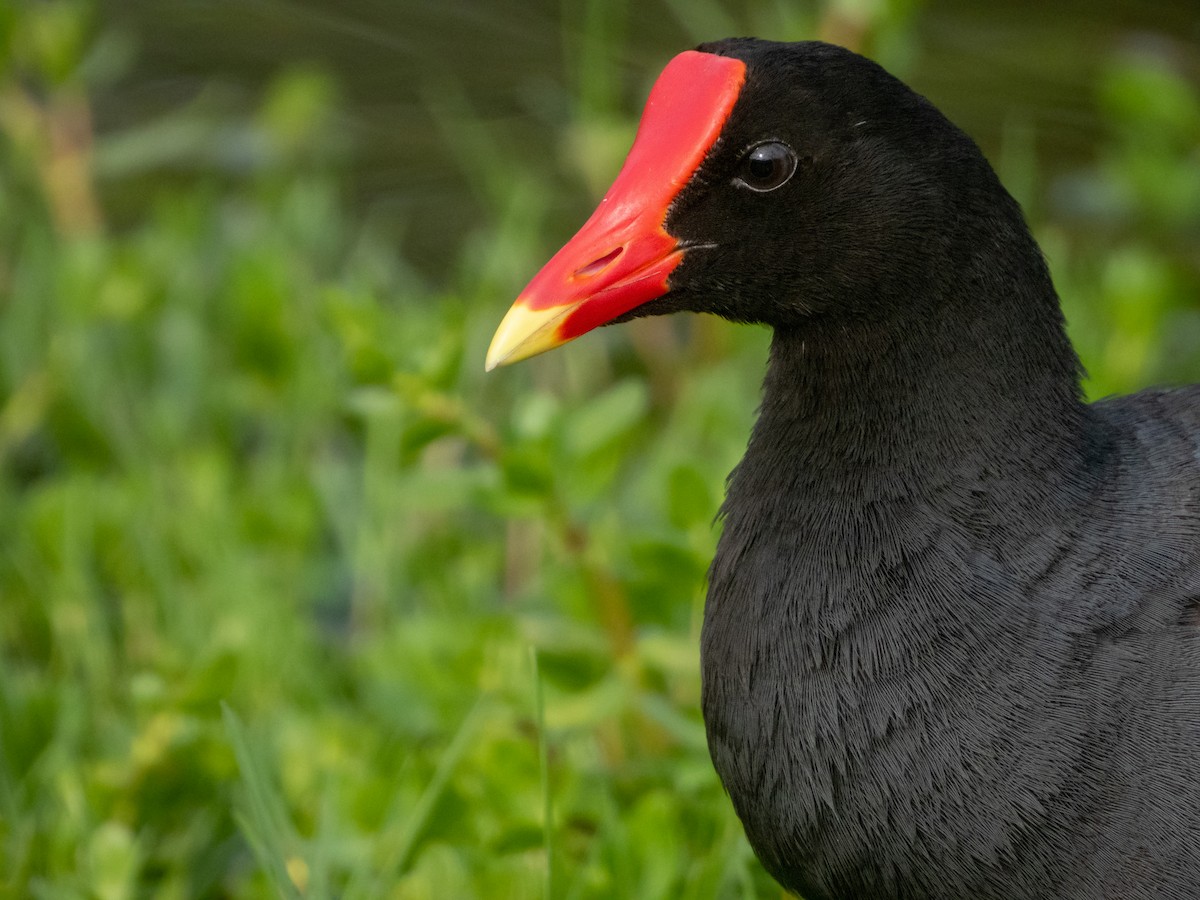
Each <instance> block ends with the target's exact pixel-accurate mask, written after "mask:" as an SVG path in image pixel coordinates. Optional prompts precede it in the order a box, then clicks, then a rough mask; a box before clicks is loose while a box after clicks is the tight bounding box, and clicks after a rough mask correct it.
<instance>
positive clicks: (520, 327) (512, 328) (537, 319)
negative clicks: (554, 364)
mask: <svg viewBox="0 0 1200 900" xmlns="http://www.w3.org/2000/svg"><path fill="white" fill-rule="evenodd" d="M572 308H573V307H572V306H571V305H566V306H554V307H550V308H549V309H530V308H529V307H527V306H525V304H523V303H522V302H521V301H520V300H519V299H518V300H517V302H516V303H514V304H513V305H512V308H511V309H509V311H508V313H507V314H506V315H505V316H504V319H503V320H502V321H501V322H500V325H499V327H498V328H497V329H496V334H495V335H494V336H493V337H492V343H491V346H489V347H488V352H487V357H486V358H485V359H484V363H483V370H484V371H485V372H490V371H492V370H493V369H495V368H498V367H500V366H507V365H509V364H511V363H515V362H520V361H521V360H523V359H528V358H529V357H531V356H536V355H537V354H539V353H544V352H545V351H547V350H552V349H554V348H555V347H557V346H559V345H561V344H564V343H566V341H565V340H564V339H563V338H562V337H560V336H559V334H558V328H557V327H556V326H557V324H558V321H559V320H560V319H561V318H562V317H563V316H565V315H566V314H567V313H569V312H570V311H571V309H572Z"/></svg>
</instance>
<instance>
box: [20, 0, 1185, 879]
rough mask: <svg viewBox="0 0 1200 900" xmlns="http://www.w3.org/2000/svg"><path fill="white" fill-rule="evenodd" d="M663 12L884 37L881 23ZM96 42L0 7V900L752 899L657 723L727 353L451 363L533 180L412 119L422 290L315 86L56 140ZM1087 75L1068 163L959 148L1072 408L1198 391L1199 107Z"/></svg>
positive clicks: (690, 750)
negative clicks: (1073, 368) (424, 264)
mask: <svg viewBox="0 0 1200 900" xmlns="http://www.w3.org/2000/svg"><path fill="white" fill-rule="evenodd" d="M585 8H586V12H587V17H586V18H585V25H586V27H585V28H583V30H582V31H581V32H579V33H578V35H577V40H579V41H581V42H582V44H581V47H582V50H581V51H580V52H579V53H573V54H572V55H571V57H570V58H571V59H572V60H574V63H573V65H575V67H576V68H575V70H574V71H572V72H571V73H570V77H571V78H572V79H573V80H574V81H575V83H576V84H577V86H578V89H577V96H578V104H577V106H576V107H574V108H572V109H571V110H570V111H569V113H568V115H567V117H566V118H565V119H564V120H563V121H562V123H561V129H562V130H561V134H562V138H561V141H560V143H559V145H558V146H557V148H556V149H555V151H554V152H555V153H560V154H561V155H562V156H563V158H564V159H565V160H566V161H567V162H566V163H565V165H566V166H567V167H569V168H574V169H575V171H577V172H579V173H581V177H582V181H583V182H584V183H586V184H587V185H590V189H591V190H592V191H593V193H598V192H599V190H601V189H602V188H603V186H604V182H605V181H606V179H607V178H608V177H609V176H610V174H611V172H612V171H614V170H615V167H616V165H617V164H618V163H619V158H620V155H621V153H623V151H624V148H625V146H626V145H627V143H628V140H629V135H630V134H631V129H632V127H633V124H634V118H633V116H634V115H635V113H636V109H635V108H633V107H631V106H630V105H629V104H628V102H627V101H626V100H625V99H624V95H623V94H622V93H621V92H619V91H614V90H610V89H608V88H606V87H605V85H606V84H611V78H612V75H613V73H612V71H611V70H610V68H609V67H610V65H611V64H610V61H609V60H610V57H609V56H608V55H606V52H605V46H606V45H607V44H610V43H611V42H612V41H614V40H620V37H621V35H622V33H623V29H625V28H627V23H626V24H622V21H621V19H620V13H619V11H618V12H615V13H614V12H613V11H612V10H613V9H617V7H607V6H605V5H604V4H600V3H591V4H585ZM689 8H693V7H689ZM620 9H625V8H624V7H621V8H620ZM694 9H695V12H694V14H693V17H692V19H693V27H694V29H695V31H696V34H695V35H694V37H695V39H697V40H699V39H701V38H705V37H713V36H717V34H719V33H723V32H741V31H749V30H755V31H759V32H760V33H763V34H770V35H772V36H776V37H802V36H806V35H810V34H812V33H820V34H823V35H825V36H828V37H834V38H837V39H840V40H842V41H844V42H847V43H851V44H854V45H856V46H863V47H868V48H871V49H872V50H873V51H874V52H876V53H877V54H878V55H881V56H883V57H885V58H886V59H889V60H891V61H892V62H893V63H894V64H895V65H898V66H901V67H903V66H904V65H905V62H904V61H905V60H906V59H911V58H913V57H914V56H915V55H916V54H917V53H918V51H919V46H920V45H919V41H918V40H917V38H916V37H915V36H914V35H915V33H916V32H915V29H916V25H915V24H914V22H915V20H914V19H913V16H914V15H915V11H916V5H915V4H914V3H911V2H903V0H901V2H893V3H887V2H882V0H880V2H872V3H862V2H857V3H851V2H830V3H828V4H824V5H815V6H809V7H803V8H802V9H803V10H805V11H804V12H797V11H796V8H793V7H792V6H791V5H789V4H783V3H780V4H776V5H774V6H768V7H764V8H763V10H760V11H759V12H758V13H756V14H755V15H756V17H749V18H745V19H739V18H736V17H734V16H733V14H731V13H730V12H728V11H727V10H726V9H724V8H723V7H722V6H721V5H719V4H717V3H715V2H714V3H706V4H701V5H699V6H695V7H694ZM135 43H136V42H134V41H132V40H130V39H129V36H128V35H126V34H123V33H122V32H120V31H119V30H112V29H110V28H108V27H107V26H106V25H105V22H104V17H103V16H101V15H98V14H97V9H96V7H94V6H93V5H92V4H91V3H89V2H87V0H55V2H41V3H31V4H24V5H10V6H0V510H2V512H3V514H2V515H0V604H2V606H0V897H11V898H18V897H21V898H23V897H38V898H93V897H95V898H103V900H118V898H126V897H164V898H185V897H187V898H191V897H278V896H285V897H299V896H303V897H314V898H323V897H335V896H336V897H344V898H347V900H352V898H367V897H370V898H374V897H397V898H406V900H407V898H413V900H416V898H443V897H455V898H459V897H462V898H469V897H480V898H484V897H487V898H491V897H556V898H557V897H563V898H572V900H574V898H578V900H584V898H593V897H594V898H600V897H613V896H621V897H634V898H648V900H649V898H667V897H670V898H697V900H699V898H735V897H736V898H751V897H774V896H778V894H779V891H778V889H777V888H775V887H774V886H773V885H772V883H771V882H770V880H769V879H768V878H767V877H766V876H765V875H764V874H763V872H762V871H761V869H760V868H759V867H758V865H757V863H756V862H755V861H754V860H753V857H752V855H751V853H750V851H749V850H748V848H747V846H746V844H745V841H744V838H743V837H742V834H741V830H740V826H739V824H738V823H737V821H736V819H735V817H734V815H733V813H732V810H731V809H730V807H729V805H728V802H727V800H726V799H725V797H724V796H723V793H722V791H721V789H720V786H719V784H718V783H717V781H716V778H715V776H714V774H713V772H712V770H711V767H710V764H709V761H708V756H707V751H706V748H705V744H704V732H703V725H702V723H701V721H700V717H699V713H698V691H699V678H698V662H697V633H698V627H699V621H700V613H701V605H702V590H703V580H704V572H705V568H706V566H707V563H708V560H709V559H710V557H711V554H712V550H713V546H714V541H715V534H714V531H713V527H712V518H713V515H714V514H715V512H716V510H717V508H718V505H719V502H720V496H721V488H722V482H723V479H724V476H725V474H726V472H727V471H728V470H729V469H730V468H731V467H732V465H733V464H734V463H735V462H736V460H737V458H738V457H739V456H740V453H741V450H742V448H743V446H744V442H745V437H746V434H747V432H748V429H749V426H750V423H751V419H752V415H753V408H754V398H755V397H756V396H757V390H758V381H759V378H760V375H761V369H762V359H763V356H764V351H765V344H766V335H765V334H764V333H763V332H762V331H760V330H755V329H735V328H732V327H730V326H726V325H724V324H723V323H718V322H715V321H711V320H690V321H668V320H648V321H645V322H641V323H637V324H635V325H632V326H629V327H627V328H625V329H624V330H623V333H622V334H620V335H616V336H613V337H610V338H609V339H607V340H606V339H604V338H600V337H596V338H588V339H586V340H584V341H581V342H579V343H578V344H576V345H574V346H572V348H571V349H570V351H569V352H562V353H558V354H553V355H551V356H548V357H546V358H544V359H542V360H539V361H537V362H535V363H530V364H527V365H525V366H523V367H520V368H517V369H514V370H511V371H504V372H502V373H498V374H494V375H492V376H489V377H487V378H486V379H485V378H484V376H483V374H482V372H481V360H482V356H483V350H484V347H485V346H486V343H487V339H488V337H489V334H490V330H491V328H492V326H493V325H494V324H495V322H496V321H497V320H498V318H499V316H500V315H501V314H502V312H503V310H504V309H505V308H506V306H507V303H508V300H509V298H510V297H512V296H513V295H514V294H515V292H516V290H517V289H518V288H519V287H520V285H521V283H522V282H523V280H524V279H526V278H528V277H529V275H531V274H532V272H533V271H535V270H536V268H537V266H538V265H539V264H540V262H541V261H542V259H543V258H544V255H545V253H546V250H547V247H548V246H550V244H551V243H552V242H553V241H555V240H560V239H561V238H562V237H564V236H565V235H562V234H556V233H553V232H551V231H550V230H549V229H548V226H547V225H546V223H547V221H548V219H549V217H550V215H549V214H550V209H551V203H552V198H551V197H549V196H548V192H547V190H546V186H545V180H544V172H543V165H542V162H543V161H542V160H539V159H534V158H530V157H529V156H528V155H526V154H522V153H520V152H517V151H515V150H512V149H511V148H506V147H505V144H504V141H503V140H502V139H500V138H498V137H497V135H496V133H495V132H494V131H493V130H492V125H491V124H490V123H489V122H488V121H487V120H486V119H484V118H480V117H478V116H476V115H474V114H473V112H472V109H471V106H470V103H469V101H468V100H467V99H466V98H465V97H463V96H460V95H457V94H455V89H454V86H453V85H452V84H448V85H446V88H445V91H444V92H443V93H441V94H439V95H437V96H433V97H430V99H429V103H430V105H431V110H430V112H431V115H432V117H433V119H434V120H435V121H436V122H437V123H438V125H437V127H438V129H439V131H440V133H441V135H442V136H443V138H444V139H445V144H446V146H447V147H449V148H451V151H452V152H453V153H454V154H456V158H455V164H456V165H457V166H458V167H459V169H460V170H461V173H462V177H463V178H465V179H468V180H470V182H471V184H472V188H473V190H474V191H475V193H476V195H477V196H478V198H479V202H480V203H481V205H482V207H483V208H484V209H485V210H486V215H485V216H484V218H483V219H482V220H481V221H480V223H479V224H478V226H477V228H476V229H475V230H474V231H473V232H472V233H470V234H466V235H463V237H462V240H461V243H460V245H459V246H458V247H457V248H456V251H455V252H456V254H457V260H456V262H455V264H454V266H453V268H452V270H450V271H448V272H447V273H446V274H445V277H444V278H442V279H440V281H439V282H438V283H437V284H436V285H434V286H431V285H430V281H429V279H428V278H427V277H426V276H425V275H424V274H417V273H418V271H419V270H420V267H419V266H417V265H415V264H414V261H413V260H410V259H405V258H404V257H403V256H401V255H399V254H398V253H397V252H396V250H395V248H394V246H393V245H392V243H391V242H390V241H389V238H388V236H387V235H386V234H385V233H383V232H382V231H381V230H380V229H378V228H376V227H375V225H374V223H373V221H372V220H371V219H370V218H369V217H365V218H364V217H361V216H358V215H357V214H356V208H355V206H354V205H353V204H352V203H351V202H350V200H349V198H348V196H347V194H348V190H347V187H346V183H347V177H348V176H347V169H348V166H349V165H350V162H349V160H350V158H351V156H352V154H351V151H352V138H351V137H350V136H348V135H347V134H346V133H345V129H344V128H343V127H341V120H340V119H339V109H340V105H341V103H342V100H341V85H340V84H338V83H336V82H335V80H334V79H333V78H331V77H330V76H329V75H328V74H325V73H323V71H322V70H321V69H320V68H319V67H312V66H304V65H280V66H279V71H278V72H277V74H276V76H275V77H274V78H273V80H272V81H271V83H270V85H269V87H268V88H267V89H266V90H265V92H264V93H263V95H262V96H261V97H259V98H257V100H256V104H255V108H254V109H252V110H251V111H250V112H247V113H245V114H237V115H234V114H229V113H223V114H220V115H215V114H214V113H213V110H212V108H211V107H209V106H206V105H205V104H204V103H203V102H199V103H196V104H193V105H189V106H186V107H184V108H181V109H176V110H170V111H167V112H165V113H164V114H163V115H162V116H160V117H158V118H156V119H155V120H153V121H150V122H141V123H138V124H137V125H136V126H130V127H129V128H127V129H123V130H114V131H111V132H104V133H101V132H97V129H96V128H95V127H94V125H93V114H92V106H91V98H92V96H93V94H94V93H95V92H96V91H97V90H99V89H100V88H102V87H103V88H105V89H111V87H112V86H113V85H120V83H121V78H122V77H123V74H124V72H126V71H127V69H128V66H129V64H130V61H131V60H132V59H133V58H134V57H135V56H136V52H137V51H136V49H135ZM1104 72H1105V74H1104V77H1103V79H1102V80H1101V81H1100V82H1099V84H1098V85H1097V86H1096V90H1097V98H1098V102H1099V103H1100V104H1101V106H1102V108H1103V110H1104V114H1105V117H1106V122H1107V138H1106V139H1105V141H1104V143H1103V144H1102V146H1101V147H1100V148H1099V149H1098V152H1097V155H1096V157H1095V160H1094V163H1093V164H1090V165H1089V166H1088V167H1086V168H1084V169H1081V170H1079V171H1077V172H1075V173H1074V174H1073V175H1072V176H1071V177H1070V178H1067V179H1063V180H1061V181H1059V182H1055V183H1054V184H1045V185H1042V184H1041V183H1040V182H1039V179H1038V177H1037V162H1036V154H1035V153H1033V152H1032V151H1029V147H1028V142H1026V141H1024V139H1022V138H1021V137H1020V136H1019V134H1017V136H1015V137H1013V138H1012V142H1011V143H1010V144H1007V145H1006V146H1005V147H1004V148H1002V151H1003V152H1002V153H1001V159H1002V165H1001V169H1002V175H1004V177H1005V178H1006V179H1008V180H1009V181H1010V183H1013V184H1017V185H1026V186H1030V187H1029V190H1030V192H1031V193H1030V195H1029V196H1023V197H1022V199H1023V200H1024V201H1025V202H1026V203H1027V204H1028V205H1029V206H1030V208H1031V210H1033V211H1034V212H1035V218H1036V225H1037V230H1038V233H1039V236H1040V237H1041V238H1042V239H1043V241H1044V244H1045V246H1046V248H1047V251H1048V254H1049V256H1050V258H1051V262H1052V265H1053V267H1054V270H1055V273H1056V277H1057V278H1058V281H1059V285H1060V288H1061V290H1062V293H1063V297H1064V303H1065V305H1066V308H1067V310H1068V314H1069V316H1070V318H1071V322H1072V328H1073V333H1074V334H1075V336H1076V338H1077V340H1078V342H1079V345H1080V348H1081V352H1082V354H1083V356H1084V358H1085V362H1087V363H1088V364H1089V365H1090V366H1091V368H1092V370H1093V378H1094V380H1093V382H1092V383H1091V388H1092V390H1093V392H1096V393H1105V392H1109V391H1116V390H1126V389H1129V388H1133V387H1136V386H1139V385H1141V384H1144V383H1147V382H1149V381H1153V380H1163V379H1179V380H1183V379H1188V378H1195V377H1196V376H1197V375H1198V374H1200V352H1198V351H1200V316H1198V309H1197V305H1196V300H1197V298H1198V297H1200V255H1198V253H1197V243H1198V242H1197V237H1198V235H1200V176H1198V175H1197V173H1198V172H1200V158H1198V156H1200V153H1198V149H1197V148H1198V146H1200V141H1198V138H1200V92H1198V91H1197V89H1196V85H1195V84H1194V82H1192V81H1189V80H1188V78H1187V77H1186V75H1185V74H1184V73H1181V71H1179V70H1178V68H1177V67H1174V66H1173V65H1172V62H1171V59H1170V57H1169V55H1163V54H1158V53H1153V52H1146V51H1143V50H1139V51H1137V52H1129V53H1124V52H1121V53H1115V54H1113V55H1112V56H1111V57H1110V58H1108V60H1107V62H1106V64H1105V66H1104ZM646 74H647V77H651V76H652V75H653V73H652V72H649V73H646ZM606 79H607V80H606ZM1014 134H1016V133H1015V132H1014ZM1027 151H1028V152H1027ZM183 161H186V165H181V162H183ZM122 192H124V194H126V195H128V194H130V193H131V192H137V193H138V194H139V196H138V197H136V198H135V199H136V202H135V203H133V204H132V207H130V208H136V209H138V210H139V212H138V215H137V216H136V218H135V220H134V221H132V222H131V223H128V224H123V225H122V226H120V227H117V226H115V225H114V224H112V222H111V216H110V215H109V214H108V211H109V209H110V208H112V207H114V206H121V207H122V208H127V207H129V200H130V198H129V197H128V196H126V197H125V198H124V199H122Z"/></svg>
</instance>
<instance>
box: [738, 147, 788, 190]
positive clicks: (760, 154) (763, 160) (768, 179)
mask: <svg viewBox="0 0 1200 900" xmlns="http://www.w3.org/2000/svg"><path fill="white" fill-rule="evenodd" d="M795 171H796V156H795V154H794V153H792V150H791V148H790V147H788V146H787V145H786V144H780V143H777V142H771V143H768V144H759V145H758V146H757V147H755V148H754V149H753V150H751V151H750V154H749V155H748V156H747V157H746V160H745V163H744V166H743V175H742V179H741V180H742V183H743V184H745V185H746V187H749V188H752V189H753V190H756V191H772V190H774V189H775V188H777V187H779V186H780V185H782V184H783V183H784V182H785V181H787V180H788V179H789V178H791V177H792V173H793V172H795Z"/></svg>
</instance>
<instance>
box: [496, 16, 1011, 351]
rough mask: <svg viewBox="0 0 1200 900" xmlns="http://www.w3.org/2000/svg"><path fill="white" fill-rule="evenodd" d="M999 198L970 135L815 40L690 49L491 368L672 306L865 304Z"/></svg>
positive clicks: (857, 309)
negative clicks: (968, 213) (974, 211)
mask: <svg viewBox="0 0 1200 900" xmlns="http://www.w3.org/2000/svg"><path fill="white" fill-rule="evenodd" d="M981 172H982V173H984V177H983V178H980V173H981ZM981 186H982V188H981ZM997 192H998V194H999V195H1000V196H1002V197H1004V198H1005V200H1006V201H1007V195H1006V194H1004V192H1003V190H1002V189H1000V188H999V185H998V183H997V182H996V181H995V178H994V176H993V175H992V173H991V170H990V168H989V167H988V166H987V164H986V162H984V161H983V158H982V156H980V154H979V152H978V150H977V149H976V148H975V146H974V144H973V143H972V142H971V141H970V140H969V139H968V138H966V137H965V136H964V135H963V134H962V133H961V132H959V131H958V129H956V128H955V127H954V126H953V125H951V124H950V123H949V122H948V121H947V120H946V119H945V118H944V117H942V115H941V114H940V113H938V112H937V110H936V109H934V108H933V106H932V105H930V104H929V103H928V102H927V101H925V100H924V99H923V98H922V97H920V96H919V95H917V94H916V93H914V92H913V91H911V90H910V89H909V88H907V87H906V86H905V85H904V84H903V83H901V82H900V81H898V80H897V79H895V78H893V77H892V76H891V75H889V74H888V73H887V72H885V71H884V70H883V69H882V68H880V67H879V66H878V65H876V64H875V63H873V62H870V61H869V60H866V59H864V58H863V57H860V56H858V55H856V54H854V53H851V52H850V51H848V50H844V49H842V48H840V47H834V46H831V45H828V44H822V43H815V42H807V43H798V44H779V43H773V42H768V41H759V40H753V39H734V40H727V41H721V42H717V43H713V44H704V45H702V46H701V47H699V48H698V49H697V50H693V51H688V52H686V53H682V54H680V55H679V56H677V57H675V58H674V59H673V60H672V61H671V62H670V63H669V64H668V65H667V67H666V69H665V70H664V71H663V73H662V75H661V76H660V77H659V79H658V81H657V83H656V84H655V85H654V88H653V90H652V91H651V93H650V97H649V100H648V101H647V103H646V108H645V111H644V113H643V115H642V121H641V124H640V126H639V128H638V132H637V137H636V139H635V141H634V144H633V147H632V149H631V150H630V152H629V156H628V158H627V159H626V161H625V165H624V166H623V168H622V169H621V172H620V174H619V175H618V176H617V179H616V181H615V182H614V184H613V186H612V187H611V188H610V189H609V191H608V193H607V194H606V195H605V197H604V199H603V200H602V201H601V203H600V206H599V207H598V208H597V210H596V211H595V213H594V214H593V215H592V217H591V218H590V219H588V221H587V222H586V223H585V224H584V226H583V228H581V229H580V231H579V232H578V233H577V234H576V235H575V237H573V238H572V239H571V240H570V241H569V242H568V243H567V244H566V246H564V247H563V248H562V249H561V250H560V251H559V252H558V253H557V254H556V255H555V256H554V257H553V258H552V259H551V260H550V262H549V263H547V264H546V266H545V267H544V268H543V269H542V270H541V271H540V272H539V273H538V274H537V275H536V276H535V277H534V278H533V280H532V281H531V282H530V283H529V285H528V286H527V287H526V288H525V290H524V291H522V293H521V294H520V296H519V297H518V299H517V301H516V303H515V304H514V305H513V307H512V309H511V310H510V311H509V313H508V315H507V316H506V317H505V319H504V321H503V322H502V323H501V324H500V327H499V328H498V329H497V331H496V335H495V337H494V338H493V340H492V345H491V347H490V348H489V351H488V357H487V367H488V368H489V369H491V368H493V367H495V366H498V365H503V364H506V363H510V362H515V361H517V360H520V359H524V358H526V357H529V356H533V355H534V354H536V353H540V352H542V351H544V350H549V349H551V348H553V347H556V346H559V345H560V344H563V343H565V342H566V341H569V340H572V339H573V338H576V337H578V336H579V335H581V334H584V333H585V332H587V331H590V330H591V329H593V328H595V327H597V326H599V325H603V324H607V323H610V322H614V321H620V320H624V319H628V318H633V317H635V316H643V315H659V314H662V313H667V312H675V311H678V310H691V311H697V312H711V313H716V314H718V315H720V316H723V317H725V318H727V319H731V320H734V321H745V322H763V323H766V324H768V325H772V326H776V327H787V326H791V325H796V324H799V323H801V322H803V321H805V320H806V319H810V318H813V317H818V316H820V317H847V316H849V317H853V316H858V317H862V316H864V315H868V316H869V315H871V313H872V311H873V310H875V309H877V308H879V307H880V306H881V304H886V305H888V306H889V307H894V306H895V305H896V302H897V301H896V294H897V291H898V287H897V286H903V291H902V292H903V293H905V294H906V295H911V296H912V297H919V296H920V295H921V290H922V285H923V283H924V281H925V280H927V278H928V276H927V274H926V273H927V271H929V270H931V269H933V268H935V266H934V265H933V263H934V261H935V260H937V259H939V258H941V257H942V256H943V255H944V250H945V248H944V247H941V246H939V243H942V242H946V241H951V240H955V239H958V238H961V235H958V236H957V237H956V230H955V228H954V227H953V225H954V222H955V220H956V218H959V217H963V213H964V211H965V210H966V209H968V208H970V207H971V206H973V205H978V206H980V207H981V208H986V207H989V206H990V207H991V208H992V209H993V210H994V209H995V208H997V207H996V204H997V200H996V193H997ZM980 193H982V194H984V195H986V196H984V197H982V198H981V199H980V202H978V204H976V201H975V198H974V196H973V195H976V194H980ZM1009 202H1010V203H1011V201H1009ZM1002 205H1003V204H1001V206H1002ZM1014 208H1015V207H1014ZM992 214H994V213H989V215H992ZM1018 215H1019V213H1018ZM965 218H969V217H965ZM943 268H944V266H943ZM910 312H912V311H911V310H910Z"/></svg>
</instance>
